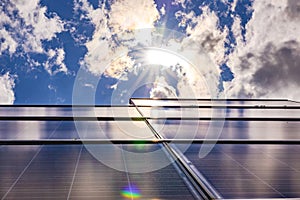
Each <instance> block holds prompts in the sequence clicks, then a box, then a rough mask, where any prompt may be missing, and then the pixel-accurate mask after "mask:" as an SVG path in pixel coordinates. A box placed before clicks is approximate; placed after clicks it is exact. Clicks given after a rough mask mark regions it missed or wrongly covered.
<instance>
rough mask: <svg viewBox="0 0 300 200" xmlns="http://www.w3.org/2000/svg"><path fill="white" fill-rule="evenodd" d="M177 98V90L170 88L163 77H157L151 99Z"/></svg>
mask: <svg viewBox="0 0 300 200" xmlns="http://www.w3.org/2000/svg"><path fill="white" fill-rule="evenodd" d="M155 97H157V98H167V97H169V98H172V97H173V98H176V97H177V94H176V89H175V88H174V87H172V86H170V85H169V84H168V83H167V82H166V79H165V78H164V77H163V76H160V77H156V79H155V81H154V83H153V88H151V91H150V98H155Z"/></svg>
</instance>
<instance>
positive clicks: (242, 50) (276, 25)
mask: <svg viewBox="0 0 300 200" xmlns="http://www.w3.org/2000/svg"><path fill="white" fill-rule="evenodd" d="M299 8H300V5H299V1H298V0H282V1H277V0H257V1H255V2H254V5H253V9H254V12H253V17H252V19H251V20H250V21H249V23H248V24H247V26H246V31H247V32H246V42H245V43H244V42H243V41H241V38H239V40H238V45H237V47H236V50H235V51H234V52H233V54H232V55H230V57H229V65H230V66H231V69H232V71H233V73H234V74H235V79H234V80H233V81H232V82H231V83H226V84H225V86H226V89H227V94H228V95H229V96H232V97H256V98H259V97H267V98H290V99H294V100H300V92H298V91H299V90H298V88H299V87H300V78H299V77H300V66H299V63H300V38H299V34H300V26H299V19H300V13H299ZM236 23H237V24H238V22H236ZM236 30H238V28H237V29H236ZM235 32H236V33H237V32H238V31H235Z"/></svg>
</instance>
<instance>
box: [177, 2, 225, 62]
mask: <svg viewBox="0 0 300 200" xmlns="http://www.w3.org/2000/svg"><path fill="white" fill-rule="evenodd" d="M202 11H203V13H202V15H200V16H197V17H195V16H194V15H193V14H188V15H187V16H188V19H190V20H191V23H190V24H189V25H188V26H187V29H186V32H187V34H188V35H189V38H190V39H192V40H193V41H194V42H196V43H197V44H198V45H199V46H200V47H201V48H202V49H203V50H204V51H205V52H207V53H208V55H209V56H210V57H211V59H212V61H213V62H215V63H216V64H218V65H219V64H221V63H222V62H224V58H225V51H226V49H225V47H224V43H225V41H226V37H227V35H228V30H227V28H226V27H225V28H224V30H223V31H221V30H220V29H219V28H218V23H219V19H218V17H217V16H216V14H215V13H214V12H211V11H210V10H209V9H208V8H207V7H203V8H202ZM183 20H185V21H186V19H185V18H183ZM180 23H182V22H180ZM194 24H195V25H194Z"/></svg>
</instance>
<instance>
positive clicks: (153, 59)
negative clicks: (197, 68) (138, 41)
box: [145, 48, 187, 67]
mask: <svg viewBox="0 0 300 200" xmlns="http://www.w3.org/2000/svg"><path fill="white" fill-rule="evenodd" d="M145 59H146V62H147V63H149V64H152V65H162V66H166V67H170V66H175V65H176V64H180V65H187V62H186V61H185V60H183V59H182V58H180V57H179V56H178V55H176V54H174V53H172V52H169V51H166V50H162V49H158V48H157V49H148V50H146V52H145Z"/></svg>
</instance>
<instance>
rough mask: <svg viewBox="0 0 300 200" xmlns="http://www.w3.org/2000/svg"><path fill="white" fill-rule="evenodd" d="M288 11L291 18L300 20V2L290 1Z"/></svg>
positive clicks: (297, 0)
mask: <svg viewBox="0 0 300 200" xmlns="http://www.w3.org/2000/svg"><path fill="white" fill-rule="evenodd" d="M286 11H287V13H288V15H289V16H290V17H291V18H300V1H299V0H288V5H287V8H286Z"/></svg>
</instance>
